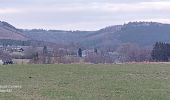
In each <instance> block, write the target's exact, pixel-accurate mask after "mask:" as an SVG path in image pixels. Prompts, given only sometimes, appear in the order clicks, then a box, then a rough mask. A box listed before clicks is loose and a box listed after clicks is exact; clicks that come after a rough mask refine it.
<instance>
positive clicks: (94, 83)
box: [0, 64, 170, 100]
mask: <svg viewBox="0 0 170 100" xmlns="http://www.w3.org/2000/svg"><path fill="white" fill-rule="evenodd" d="M5 86H6V87H5ZM0 100H170V65H168V64H120V65H111V64H110V65H109V64H108V65H102V64H99V65H91V64H70V65H62V64H59V65H6V66H0Z"/></svg>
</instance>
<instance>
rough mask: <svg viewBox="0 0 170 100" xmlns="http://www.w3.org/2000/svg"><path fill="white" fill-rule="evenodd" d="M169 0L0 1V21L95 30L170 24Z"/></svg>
mask: <svg viewBox="0 0 170 100" xmlns="http://www.w3.org/2000/svg"><path fill="white" fill-rule="evenodd" d="M169 12H170V0H0V20H1V21H7V22H9V23H10V24H12V25H14V26H16V27H17V28H24V29H32V28H43V29H60V30H97V29H100V28H103V27H106V26H110V25H116V24H124V23H127V22H129V21H156V22H163V23H170V13H169Z"/></svg>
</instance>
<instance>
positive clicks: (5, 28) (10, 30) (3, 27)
mask: <svg viewBox="0 0 170 100" xmlns="http://www.w3.org/2000/svg"><path fill="white" fill-rule="evenodd" d="M0 39H11V40H22V41H25V40H28V38H27V37H26V36H24V35H22V33H21V32H19V31H18V30H17V29H16V28H15V27H13V26H12V25H10V24H8V23H6V22H1V21H0Z"/></svg>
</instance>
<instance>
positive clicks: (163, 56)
mask: <svg viewBox="0 0 170 100" xmlns="http://www.w3.org/2000/svg"><path fill="white" fill-rule="evenodd" d="M151 56H152V60H153V61H163V62H167V61H169V58H170V43H164V42H156V43H155V45H154V48H153V50H152V54H151Z"/></svg>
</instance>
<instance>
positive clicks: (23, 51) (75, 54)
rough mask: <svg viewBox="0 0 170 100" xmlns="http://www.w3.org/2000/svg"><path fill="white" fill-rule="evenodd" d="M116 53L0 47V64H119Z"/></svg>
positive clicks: (92, 50) (89, 50) (95, 49)
mask: <svg viewBox="0 0 170 100" xmlns="http://www.w3.org/2000/svg"><path fill="white" fill-rule="evenodd" d="M121 62H122V61H121V59H120V57H119V54H118V53H117V52H104V51H101V50H99V49H97V48H94V49H82V48H77V49H66V48H51V47H47V46H42V47H41V46H40V47H34V46H11V45H7V46H4V45H0V64H1V65H6V64H59V63H62V64H70V63H95V64H97V63H121Z"/></svg>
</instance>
